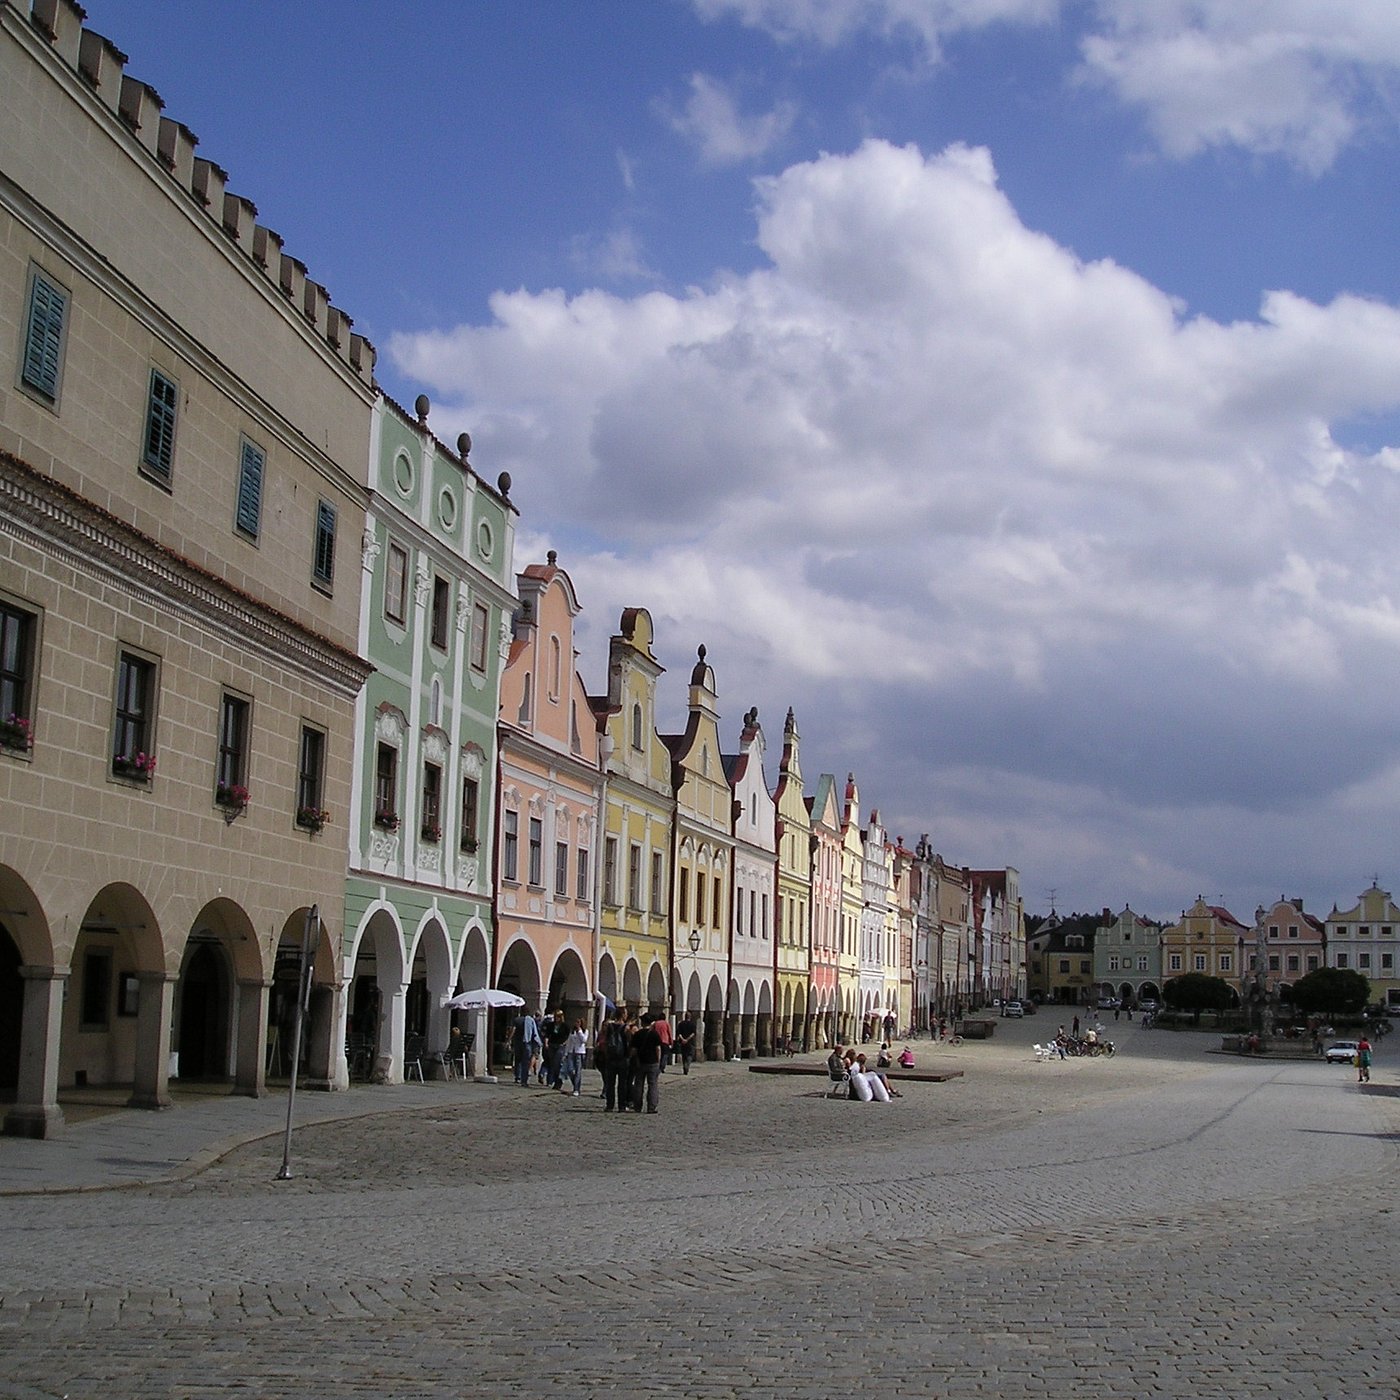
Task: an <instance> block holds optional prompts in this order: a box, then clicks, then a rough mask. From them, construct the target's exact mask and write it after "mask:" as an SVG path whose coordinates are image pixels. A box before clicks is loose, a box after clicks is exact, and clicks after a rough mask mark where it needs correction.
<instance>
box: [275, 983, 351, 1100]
mask: <svg viewBox="0 0 1400 1400" xmlns="http://www.w3.org/2000/svg"><path fill="white" fill-rule="evenodd" d="M348 1005H349V995H348V993H347V989H346V987H345V986H343V985H342V984H341V983H339V982H336V983H333V984H327V983H324V982H317V983H314V984H313V985H312V988H311V1006H310V1009H309V1010H308V1012H307V1016H306V1024H305V1025H304V1026H303V1027H302V1028H301V1034H302V1038H303V1039H304V1040H305V1042H306V1087H307V1088H308V1089H348V1088H349V1087H350V1067H349V1066H348V1065H347V1064H346V1063H345V1011H346V1007H347V1006H348ZM287 1053H288V1054H290V1053H291V1051H290V1050H288V1052H287Z"/></svg>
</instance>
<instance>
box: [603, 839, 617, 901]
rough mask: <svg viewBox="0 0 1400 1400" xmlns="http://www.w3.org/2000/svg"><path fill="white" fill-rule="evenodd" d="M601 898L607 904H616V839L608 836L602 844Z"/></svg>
mask: <svg viewBox="0 0 1400 1400" xmlns="http://www.w3.org/2000/svg"><path fill="white" fill-rule="evenodd" d="M603 898H604V899H605V900H606V901H607V902H608V903H609V904H614V905H615V904H616V903H617V837H616V836H609V837H608V838H607V839H606V840H605V841H604V842H603Z"/></svg>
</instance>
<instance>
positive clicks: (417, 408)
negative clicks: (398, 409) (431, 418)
mask: <svg viewBox="0 0 1400 1400" xmlns="http://www.w3.org/2000/svg"><path fill="white" fill-rule="evenodd" d="M432 406H433V401H432V400H431V399H430V398H429V397H428V396H427V395H426V394H419V395H418V397H417V398H416V399H414V400H413V411H414V412H415V413H416V414H417V415H418V426H419V427H420V428H426V427H427V426H428V413H429V411H430V410H431V409H432Z"/></svg>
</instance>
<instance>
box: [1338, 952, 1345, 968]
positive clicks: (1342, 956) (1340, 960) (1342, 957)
mask: <svg viewBox="0 0 1400 1400" xmlns="http://www.w3.org/2000/svg"><path fill="white" fill-rule="evenodd" d="M1346 965H1347V955H1346V954H1345V953H1338V954H1337V966H1338V967H1345V966H1346Z"/></svg>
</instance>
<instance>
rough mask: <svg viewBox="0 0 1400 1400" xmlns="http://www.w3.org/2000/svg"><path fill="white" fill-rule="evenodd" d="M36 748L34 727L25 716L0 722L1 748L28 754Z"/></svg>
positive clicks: (12, 716)
mask: <svg viewBox="0 0 1400 1400" xmlns="http://www.w3.org/2000/svg"><path fill="white" fill-rule="evenodd" d="M33 747H34V726H33V725H32V724H31V723H30V722H29V721H28V720H27V719H26V718H25V717H24V716H23V715H10V716H9V717H8V718H7V719H3V720H0V748H5V749H13V750H14V751H15V752H16V753H28V752H29V750H30V749H32V748H33Z"/></svg>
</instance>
